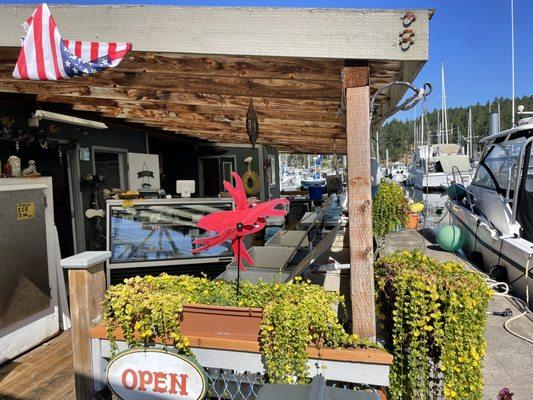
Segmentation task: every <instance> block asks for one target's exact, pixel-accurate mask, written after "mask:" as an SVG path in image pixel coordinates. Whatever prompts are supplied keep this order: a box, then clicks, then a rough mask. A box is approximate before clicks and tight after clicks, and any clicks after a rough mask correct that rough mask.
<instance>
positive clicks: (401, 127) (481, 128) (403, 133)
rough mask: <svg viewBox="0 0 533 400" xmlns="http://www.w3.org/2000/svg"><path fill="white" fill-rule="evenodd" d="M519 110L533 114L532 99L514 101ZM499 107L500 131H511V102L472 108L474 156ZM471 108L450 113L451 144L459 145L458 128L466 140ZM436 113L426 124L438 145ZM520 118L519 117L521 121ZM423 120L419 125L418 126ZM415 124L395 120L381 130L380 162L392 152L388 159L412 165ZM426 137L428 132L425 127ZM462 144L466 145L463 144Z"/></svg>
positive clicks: (428, 118)
mask: <svg viewBox="0 0 533 400" xmlns="http://www.w3.org/2000/svg"><path fill="white" fill-rule="evenodd" d="M515 103H516V106H519V105H524V106H525V110H526V111H533V96H524V97H521V98H517V99H516V100H515ZM498 104H499V106H500V124H501V129H502V130H503V129H509V128H511V125H512V122H511V108H512V106H511V104H512V102H511V99H508V98H502V97H499V98H495V99H494V100H493V101H491V102H487V103H486V104H480V103H477V104H475V105H472V106H471V107H472V126H473V136H474V140H473V141H474V153H476V148H477V150H480V149H481V147H482V146H481V145H477V143H478V141H479V140H480V139H481V138H482V137H484V136H486V135H487V133H488V123H489V113H490V111H491V110H492V111H493V112H497V111H498ZM468 108H469V107H455V108H449V109H448V130H450V128H451V126H452V125H453V126H454V129H455V130H454V133H453V134H451V135H450V134H449V135H448V136H449V140H450V142H452V143H457V133H456V132H457V127H458V129H459V132H460V134H461V136H463V137H466V135H467V132H468ZM437 115H438V111H437V109H435V110H433V111H431V112H430V113H428V114H427V118H426V121H427V123H428V124H429V132H430V136H431V137H432V139H431V140H432V143H435V142H436V131H437V126H438V123H437V118H438V117H437ZM519 118H520V117H519V116H517V117H516V121H518V119H519ZM419 121H420V118H419V119H418V121H417V122H416V123H417V124H419V123H420V122H419ZM414 124H415V121H414V120H413V119H408V120H403V121H401V120H398V119H396V118H393V119H392V120H390V121H388V122H387V123H386V124H385V125H383V127H382V128H381V129H380V130H379V142H380V143H379V147H380V153H381V154H380V159H381V160H384V159H385V150H386V149H388V150H389V159H390V160H402V161H406V162H409V161H410V159H411V154H412V151H413V142H414V140H413V131H414ZM425 129H426V133H427V130H428V127H427V124H426V127H425ZM461 140H462V144H463V145H464V144H465V143H464V140H463V139H461Z"/></svg>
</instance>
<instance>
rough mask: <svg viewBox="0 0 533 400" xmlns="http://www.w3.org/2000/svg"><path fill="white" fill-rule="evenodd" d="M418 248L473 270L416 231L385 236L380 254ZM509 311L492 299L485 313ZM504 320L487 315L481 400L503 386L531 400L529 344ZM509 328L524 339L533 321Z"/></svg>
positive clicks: (532, 349) (517, 399)
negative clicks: (506, 324) (505, 326)
mask: <svg viewBox="0 0 533 400" xmlns="http://www.w3.org/2000/svg"><path fill="white" fill-rule="evenodd" d="M405 249H420V250H421V251H423V252H424V253H425V254H427V255H428V256H430V257H433V258H435V259H437V260H439V261H457V262H461V263H462V264H464V265H465V268H473V267H472V266H471V265H470V264H469V263H468V262H466V261H465V260H463V259H461V258H459V256H457V255H455V254H454V253H450V252H446V251H443V250H442V249H441V248H440V247H439V246H438V245H437V244H436V243H434V242H433V241H431V240H429V239H427V238H426V237H424V236H423V235H422V234H421V233H420V232H417V231H416V230H404V231H400V232H394V233H392V234H390V235H388V236H387V238H386V240H385V245H384V247H383V248H382V249H381V252H382V254H390V253H393V252H395V251H397V250H405ZM506 308H510V309H511V310H512V311H513V315H518V314H519V313H520V311H519V310H518V308H517V307H516V306H515V305H514V304H513V303H512V301H510V300H508V299H506V298H503V297H498V296H493V298H492V300H491V301H490V303H489V311H503V310H505V309H506ZM506 319H507V318H506V317H500V316H495V315H489V317H488V322H487V329H486V331H485V338H486V339H487V353H486V355H485V367H484V375H485V390H484V396H483V397H484V398H485V399H489V400H492V399H496V398H497V395H498V392H499V391H500V389H502V388H504V387H507V388H509V389H510V390H511V392H513V393H515V395H514V397H513V400H530V399H533V379H531V371H533V345H532V344H530V343H527V342H526V341H524V340H521V339H519V338H517V337H515V336H513V335H511V334H510V333H509V332H507V331H506V330H505V329H504V327H503V323H504V322H505V320H506ZM511 325H512V326H511V328H512V329H513V330H515V331H516V332H518V333H519V334H521V335H523V336H525V337H531V338H533V322H532V321H531V320H529V319H528V318H519V319H518V320H516V321H514V322H512V323H511Z"/></svg>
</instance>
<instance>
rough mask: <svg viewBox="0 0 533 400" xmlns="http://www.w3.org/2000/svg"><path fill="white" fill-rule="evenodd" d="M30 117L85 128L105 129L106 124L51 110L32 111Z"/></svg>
mask: <svg viewBox="0 0 533 400" xmlns="http://www.w3.org/2000/svg"><path fill="white" fill-rule="evenodd" d="M31 118H34V119H37V120H41V119H46V120H48V121H55V122H64V123H66V124H72V125H79V126H85V127H87V128H94V129H107V125H106V124H104V123H103V122H98V121H91V120H90V119H85V118H78V117H72V116H70V115H65V114H59V113H55V112H51V111H43V110H37V111H35V112H34V113H32V115H31Z"/></svg>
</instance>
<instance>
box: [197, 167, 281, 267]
mask: <svg viewBox="0 0 533 400" xmlns="http://www.w3.org/2000/svg"><path fill="white" fill-rule="evenodd" d="M231 176H233V178H234V179H235V187H233V186H231V184H230V183H229V182H226V181H224V188H225V189H226V190H227V191H228V193H229V194H230V195H231V197H232V198H233V202H234V203H235V209H234V210H232V211H219V212H215V213H212V214H209V215H206V216H205V217H202V218H201V219H200V220H199V221H198V227H199V228H202V229H204V230H206V231H208V232H213V231H214V232H216V233H217V234H216V235H215V236H209V237H204V238H200V239H196V240H195V241H194V244H195V245H197V246H198V247H196V248H195V249H194V250H193V253H199V252H201V251H204V250H207V249H209V248H211V247H213V246H217V245H219V244H222V243H224V242H226V241H227V240H231V247H232V249H233V254H234V255H235V256H236V258H237V265H238V267H239V269H241V270H243V271H246V268H245V267H244V264H243V262H242V258H241V257H244V258H245V259H246V261H247V262H248V264H250V265H254V261H253V260H252V257H250V254H249V253H248V251H247V250H246V247H245V246H244V244H243V243H242V238H243V237H244V236H246V235H251V234H253V233H256V232H259V231H260V230H261V229H263V228H264V227H265V225H266V222H265V219H266V218H267V217H274V216H280V217H283V216H285V214H287V211H285V210H278V209H276V206H278V205H280V204H289V201H288V200H286V199H274V200H270V201H266V202H264V203H259V204H255V205H248V202H247V200H246V193H245V192H244V187H243V184H242V179H241V177H240V176H239V175H238V174H237V173H235V172H232V173H231Z"/></svg>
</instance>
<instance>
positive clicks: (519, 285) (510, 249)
mask: <svg viewBox="0 0 533 400" xmlns="http://www.w3.org/2000/svg"><path fill="white" fill-rule="evenodd" d="M446 207H447V209H448V211H449V216H450V223H451V224H453V225H455V226H457V227H458V228H459V229H460V230H461V233H462V234H463V235H464V237H465V244H464V245H463V251H464V252H465V254H466V255H467V256H469V257H472V255H473V254H474V253H478V255H477V257H478V259H479V261H480V262H481V265H479V267H481V268H482V269H483V271H484V272H486V273H490V272H491V271H492V270H493V269H494V267H495V266H498V265H500V266H502V267H504V268H505V270H506V271H507V282H508V283H509V286H510V288H511V291H512V294H513V295H514V296H517V297H519V298H521V299H522V300H525V297H526V296H525V293H526V285H527V286H528V287H529V291H530V293H533V279H532V277H533V259H532V260H531V262H530V263H529V265H528V259H530V258H533V257H532V256H533V243H531V242H529V241H527V240H525V239H522V238H519V237H502V236H498V234H497V231H496V230H495V229H493V228H491V227H490V226H489V225H488V224H487V223H486V221H485V220H484V219H483V218H481V217H479V216H477V215H476V214H474V213H473V212H471V211H470V210H469V209H467V208H466V207H464V206H462V205H460V204H458V203H457V202H453V201H449V202H448V203H447V204H446ZM479 254H480V255H481V257H479ZM526 266H527V269H528V274H529V278H528V279H526ZM529 307H533V299H531V298H530V301H529Z"/></svg>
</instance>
